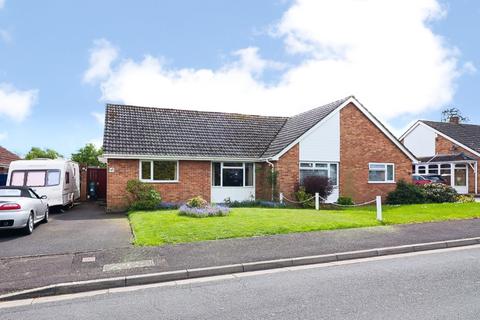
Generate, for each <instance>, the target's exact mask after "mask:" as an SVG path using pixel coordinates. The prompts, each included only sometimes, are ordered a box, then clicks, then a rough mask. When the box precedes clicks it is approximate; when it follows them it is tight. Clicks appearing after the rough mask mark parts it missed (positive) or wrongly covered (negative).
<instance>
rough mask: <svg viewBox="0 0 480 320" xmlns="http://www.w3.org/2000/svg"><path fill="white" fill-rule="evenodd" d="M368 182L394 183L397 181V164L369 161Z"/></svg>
mask: <svg viewBox="0 0 480 320" xmlns="http://www.w3.org/2000/svg"><path fill="white" fill-rule="evenodd" d="M368 182H370V183H393V182H395V165H394V164H393V163H369V164H368Z"/></svg>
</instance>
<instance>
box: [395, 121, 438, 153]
mask: <svg viewBox="0 0 480 320" xmlns="http://www.w3.org/2000/svg"><path fill="white" fill-rule="evenodd" d="M436 137H437V134H436V133H435V132H434V131H433V130H432V129H431V128H429V127H428V126H426V125H423V124H421V123H420V124H419V125H418V126H416V127H415V128H414V129H413V130H412V131H410V132H409V133H408V134H407V135H406V136H405V138H404V142H403V143H404V145H405V146H406V147H407V148H408V149H409V150H410V151H411V152H412V153H413V154H414V155H415V156H416V157H429V156H434V155H435V154H436V152H435V138H436Z"/></svg>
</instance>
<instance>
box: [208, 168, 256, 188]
mask: <svg viewBox="0 0 480 320" xmlns="http://www.w3.org/2000/svg"><path fill="white" fill-rule="evenodd" d="M254 185H255V165H254V163H252V162H212V186H214V187H253V186H254Z"/></svg>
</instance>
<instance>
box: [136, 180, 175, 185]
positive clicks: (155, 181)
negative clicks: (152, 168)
mask: <svg viewBox="0 0 480 320" xmlns="http://www.w3.org/2000/svg"><path fill="white" fill-rule="evenodd" d="M140 181H141V182H144V183H157V184H158V183H179V182H180V181H179V180H140Z"/></svg>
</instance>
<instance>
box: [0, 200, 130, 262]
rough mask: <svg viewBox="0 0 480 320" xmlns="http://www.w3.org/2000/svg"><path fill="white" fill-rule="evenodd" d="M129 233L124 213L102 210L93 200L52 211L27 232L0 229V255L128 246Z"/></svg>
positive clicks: (41, 253) (9, 255)
mask: <svg viewBox="0 0 480 320" xmlns="http://www.w3.org/2000/svg"><path fill="white" fill-rule="evenodd" d="M131 240H132V234H131V231H130V225H129V223H128V220H127V217H126V215H125V214H105V210H104V208H103V207H101V206H99V205H97V204H95V203H82V204H80V205H78V206H76V207H74V208H72V209H70V210H67V211H65V212H62V213H51V214H50V221H49V222H48V223H47V224H38V225H36V227H35V230H34V231H33V234H31V235H30V236H24V235H22V233H21V232H20V231H17V230H2V231H0V258H4V257H14V256H30V255H43V254H62V253H73V252H84V251H94V250H101V249H112V248H124V247H130V246H131Z"/></svg>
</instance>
